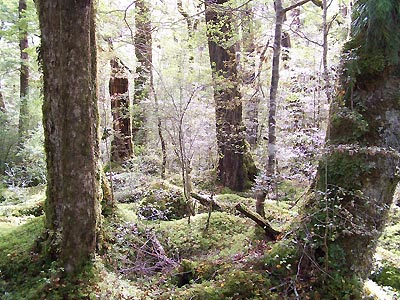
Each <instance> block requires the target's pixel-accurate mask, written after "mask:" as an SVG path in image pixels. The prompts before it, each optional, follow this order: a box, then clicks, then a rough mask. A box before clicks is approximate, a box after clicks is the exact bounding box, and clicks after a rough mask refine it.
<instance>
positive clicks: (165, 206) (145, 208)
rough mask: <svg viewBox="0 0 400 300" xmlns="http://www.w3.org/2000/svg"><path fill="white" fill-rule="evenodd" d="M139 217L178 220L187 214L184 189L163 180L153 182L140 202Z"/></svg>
mask: <svg viewBox="0 0 400 300" xmlns="http://www.w3.org/2000/svg"><path fill="white" fill-rule="evenodd" d="M137 214H138V217H139V218H141V219H143V220H176V219H181V218H184V217H185V216H186V215H187V205H186V201H185V198H184V196H183V191H182V190H181V189H179V188H176V187H174V186H171V185H167V184H164V183H163V182H155V183H153V184H152V185H151V186H150V187H149V189H148V190H147V192H146V195H145V197H144V198H143V199H142V200H141V202H140V203H139V207H138V211H137Z"/></svg>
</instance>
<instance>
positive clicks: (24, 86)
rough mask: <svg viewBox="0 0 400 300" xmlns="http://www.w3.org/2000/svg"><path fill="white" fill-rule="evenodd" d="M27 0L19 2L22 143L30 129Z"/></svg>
mask: <svg viewBox="0 0 400 300" xmlns="http://www.w3.org/2000/svg"><path fill="white" fill-rule="evenodd" d="M26 9H27V4H26V0H19V2H18V28H19V51H20V60H21V61H20V71H19V84H20V86H19V95H20V96H19V97H20V109H19V123H18V136H19V142H20V143H22V141H23V139H24V137H25V135H26V134H27V132H28V129H29V110H28V93H29V61H28V60H29V55H28V53H27V52H26V50H27V49H28V46H29V44H28V24H27V20H26V16H25V13H26Z"/></svg>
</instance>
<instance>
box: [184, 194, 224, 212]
mask: <svg viewBox="0 0 400 300" xmlns="http://www.w3.org/2000/svg"><path fill="white" fill-rule="evenodd" d="M190 196H192V197H193V198H194V199H196V200H197V201H199V202H200V204H201V205H204V206H206V207H210V206H212V210H214V211H223V210H224V209H223V208H222V207H221V205H220V204H219V203H218V202H216V201H215V200H214V199H212V198H211V197H210V198H209V197H207V196H203V195H200V194H197V193H194V192H192V193H190Z"/></svg>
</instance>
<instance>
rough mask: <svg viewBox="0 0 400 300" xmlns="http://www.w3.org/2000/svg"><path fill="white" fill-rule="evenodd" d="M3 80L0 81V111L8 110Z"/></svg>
mask: <svg viewBox="0 0 400 300" xmlns="http://www.w3.org/2000/svg"><path fill="white" fill-rule="evenodd" d="M1 89H2V87H1V82H0V111H1V112H5V111H6V103H5V102H4V97H3V92H2V91H1Z"/></svg>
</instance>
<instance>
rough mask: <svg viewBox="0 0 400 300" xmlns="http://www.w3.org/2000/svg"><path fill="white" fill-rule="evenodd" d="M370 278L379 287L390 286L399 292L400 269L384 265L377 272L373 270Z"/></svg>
mask: <svg viewBox="0 0 400 300" xmlns="http://www.w3.org/2000/svg"><path fill="white" fill-rule="evenodd" d="M370 278H371V279H372V280H373V281H375V282H377V283H378V284H379V285H382V286H390V287H392V288H394V289H396V290H397V291H400V267H395V266H393V265H390V264H385V265H383V266H381V267H380V268H379V269H378V270H375V271H374V273H373V274H372V275H371V276H370Z"/></svg>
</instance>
